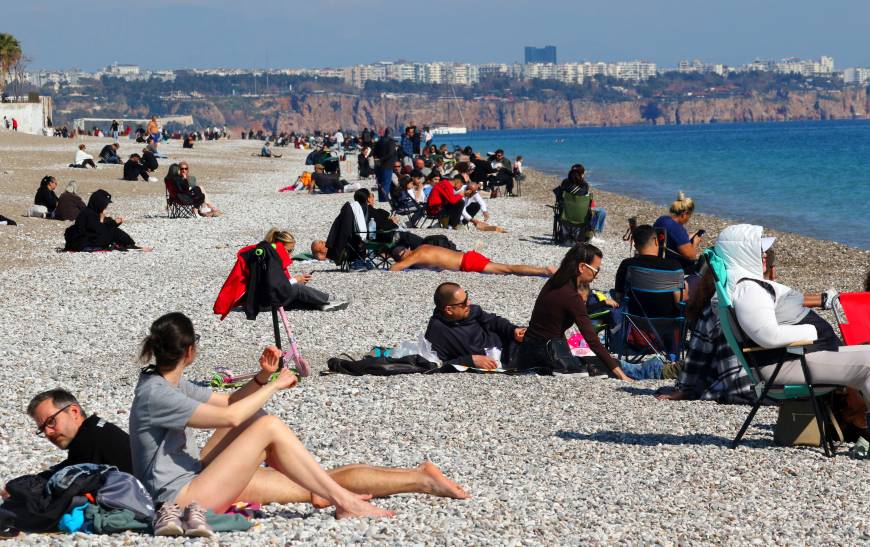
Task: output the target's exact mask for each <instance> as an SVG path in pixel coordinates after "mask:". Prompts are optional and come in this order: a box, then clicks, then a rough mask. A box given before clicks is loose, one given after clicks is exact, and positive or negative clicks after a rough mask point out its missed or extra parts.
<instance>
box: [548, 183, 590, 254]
mask: <svg viewBox="0 0 870 547" xmlns="http://www.w3.org/2000/svg"><path fill="white" fill-rule="evenodd" d="M591 204H592V194H587V195H585V196H575V195H574V194H568V193H563V194H562V199H561V200H557V201H556V205H548V207H550V208H551V209H553V243H555V244H557V245H558V244H561V243H564V242H565V241H571V242H572V243H582V242H584V241H587V240H588V239H589V238H590V237H591V234H590V233H589V217H590V216H591V214H592V210H591V208H590V206H591Z"/></svg>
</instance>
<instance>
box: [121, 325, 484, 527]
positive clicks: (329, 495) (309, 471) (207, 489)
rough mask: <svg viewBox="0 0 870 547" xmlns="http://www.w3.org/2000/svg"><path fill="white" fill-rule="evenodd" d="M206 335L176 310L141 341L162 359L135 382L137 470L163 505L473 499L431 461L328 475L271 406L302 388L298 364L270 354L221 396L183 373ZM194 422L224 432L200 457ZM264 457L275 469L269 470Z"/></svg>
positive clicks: (145, 353) (351, 508)
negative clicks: (281, 394)
mask: <svg viewBox="0 0 870 547" xmlns="http://www.w3.org/2000/svg"><path fill="white" fill-rule="evenodd" d="M198 339H199V336H198V335H196V334H195V333H194V330H193V323H191V321H190V319H188V318H187V317H186V316H185V315H183V314H181V313H170V314H167V315H164V316H163V317H160V318H159V319H157V320H156V321H155V322H154V323H153V324H152V325H151V332H150V334H149V335H148V337H147V338H146V339H145V341H144V342H143V344H142V352H141V356H140V357H141V359H142V360H143V362H151V361H152V360H153V362H154V363H155V364H154V365H150V366H148V367H146V368H145V369H143V371H142V374H141V376H140V377H139V382H138V384H137V385H136V392H135V396H134V399H133V405H132V408H131V409H130V444H131V448H132V454H133V471H134V474H135V475H136V477H137V478H138V479H139V480H140V481H142V483H143V484H144V485H145V487H146V488H147V489H148V491H149V492H151V495H152V496H153V497H154V499H155V501H158V502H166V503H175V504H176V505H179V506H181V507H184V506H186V505H188V504H189V503H191V502H197V503H199V505H201V506H202V507H205V508H208V509H212V510H214V511H216V512H223V511H225V510H226V509H227V508H228V507H229V506H230V505H231V504H233V503H235V502H236V501H238V500H245V501H251V502H257V503H263V504H266V503H300V502H309V501H310V502H312V503H314V504H315V505H317V506H320V507H327V506H329V505H335V507H336V516H337V517H352V516H363V517H365V516H391V515H392V513H391V512H390V511H385V510H383V509H379V508H377V507H375V506H374V505H371V504H370V503H368V502H367V501H365V500H366V499H367V497H368V496H375V497H380V496H389V495H391V494H397V493H402V492H421V493H428V494H432V495H437V496H445V497H453V498H460V499H462V498H466V497H468V494H466V493H465V491H464V490H462V488H460V487H459V486H458V485H457V484H456V483H454V482H452V481H450V480H449V479H447V477H445V476H444V475H443V474H442V473H441V471H440V470H439V469H438V467H436V466H435V465H434V464H432V463H431V462H424V463H423V464H422V465H420V466H419V467H416V468H413V469H386V468H377V467H372V466H368V465H364V464H357V465H349V466H344V467H340V468H337V469H333V470H331V471H329V472H327V471H325V470H324V469H323V468H322V467H320V465H319V464H318V463H317V462H316V461H315V460H314V457H313V456H312V455H311V453H310V452H308V450H307V449H306V448H305V447H304V446H303V445H302V443H301V442H300V441H299V439H298V438H296V435H294V434H293V432H292V431H291V430H290V429H289V428H288V427H287V426H286V425H285V424H284V423H283V422H282V421H281V420H280V419H278V418H276V417H274V416H269V415H267V414H265V413H264V412H263V411H262V407H263V405H264V404H266V402H267V401H268V400H269V399H270V398H271V397H272V395H274V394H275V393H277V392H278V391H280V390H283V389H287V388H290V387H293V386H294V385H296V376H295V375H294V374H293V373H292V372H291V371H290V370H288V369H286V368H282V369H280V371H279V369H278V365H279V363H280V359H281V352H280V350H278V348H275V347H274V346H270V347H268V348H266V349H265V350H264V351H263V355H262V356H261V357H260V368H261V370H260V373H259V374H258V375H257V376H256V377H255V378H254V379H253V380H251V381H250V382H248V383H247V384H246V385H245V386H243V387H241V388H239V389H238V390H236V391H235V392H233V393H232V394H223V393H213V392H212V391H211V390H210V389H208V388H206V387H202V386H198V385H196V384H193V383H191V382H189V381H188V380H186V379H185V378H184V377H183V374H184V369H185V368H186V367H187V366H188V365H190V364H191V363H193V361H194V359H195V358H196V353H197V349H196V342H197V340H198ZM275 372H278V375H277V378H275V380H273V381H270V378H271V377H272V375H273V374H274V373H275ZM188 428H197V429H215V430H216V431H215V433H214V435H212V437H211V439H210V440H209V441H208V443H206V445H205V447H204V448H203V450H202V452H201V453H200V451H199V450H198V448H197V445H196V442H195V439H194V438H193V435H189V434H188V431H187V430H188ZM264 458H265V462H266V463H267V464H268V467H261V464H262V463H263V461H264ZM351 490H352V491H351Z"/></svg>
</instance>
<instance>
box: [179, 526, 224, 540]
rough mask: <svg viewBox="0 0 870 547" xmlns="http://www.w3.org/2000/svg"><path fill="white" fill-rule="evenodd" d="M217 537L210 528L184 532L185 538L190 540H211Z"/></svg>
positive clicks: (191, 529) (192, 529)
mask: <svg viewBox="0 0 870 547" xmlns="http://www.w3.org/2000/svg"><path fill="white" fill-rule="evenodd" d="M215 535H216V534H215V533H214V531H213V530H210V529H208V528H190V529H188V530H185V531H184V537H188V538H211V537H215Z"/></svg>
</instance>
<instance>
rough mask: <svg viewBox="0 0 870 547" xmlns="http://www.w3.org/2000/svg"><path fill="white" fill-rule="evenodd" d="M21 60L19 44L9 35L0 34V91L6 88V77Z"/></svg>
mask: <svg viewBox="0 0 870 547" xmlns="http://www.w3.org/2000/svg"><path fill="white" fill-rule="evenodd" d="M20 60H21V43H20V42H19V41H18V40H17V39H16V38H15V37H14V36H12V35H11V34H7V33H5V32H2V33H0V89H5V87H6V77H7V75H8V74H9V73H10V71H11V70H12V68H13V67H14V66H15V64H16V63H18V61H20Z"/></svg>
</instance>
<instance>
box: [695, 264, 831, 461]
mask: <svg viewBox="0 0 870 547" xmlns="http://www.w3.org/2000/svg"><path fill="white" fill-rule="evenodd" d="M704 256H705V259H706V260H707V262H708V264H709V266H710V269H711V270H712V271H713V276H714V280H715V284H716V298H717V304H716V306H717V308H716V309H717V312H718V316H719V321H720V322H721V325H722V333H723V335H724V336H725V339H726V340H727V342H728V345H729V346H730V347H731V350H732V351H733V352H734V355H735V356H736V357H737V360H738V361H739V362H740V364H741V366H742V367H743V369H744V370H745V371H746V374H747V376H748V377H749V379H750V381H751V382H752V385H753V388H754V390H755V393H756V401H755V403H754V404H753V405H752V409H751V410H750V411H749V415H748V416H747V417H746V420H745V421H744V422H743V425H742V426H741V427H740V430H739V431H738V432H737V436H736V437H735V438H734V440H733V441H732V442H731V445H730V446H731V448H732V449H734V448H737V446H738V445H739V444H740V441H741V439H742V438H743V435H744V434H745V433H746V430H747V429H749V425H750V424H751V423H752V420H753V418H755V414H756V413H757V412H758V409H759V408H760V407H761V405H762V403H763V402H764V401H765V400H766V399H768V398H770V399H773V400H776V401H783V400H786V399H807V398H808V399H810V402H811V403H812V407H813V413H814V414H815V417H816V424H817V426H818V428H819V444H820V445H821V447H822V448H823V449H824V452H825V456H827V457H834V456H835V455H836V444H835V443H836V439H835V437H834V435H835V431H836V428H835V427H834V426H833V424H832V423H831V422H830V419H829V416H830V415H831V412H830V407H829V405H828V402H827V401H826V400H825V398H824V396H825V395H828V394H829V393H831V392H832V391H834V390H835V389H838V388H841V387H843V386H841V385H835V384H819V383H815V382H813V380H812V375H811V374H810V370H809V367H808V366H807V361H806V352H805V348H806V346H809V345H811V344H812V342H811V341H808V340H803V341H798V342H794V343H792V344H789V345H787V346H782V347H779V348H761V347H758V346H755V345H754V344H752V342H751V339H750V338H749V337H748V336H747V335H746V333H745V332H743V329H742V328H741V327H740V324H739V323H738V321H737V314H736V313H735V312H734V307H733V306H732V303H731V297H730V296H729V295H728V290H727V288H726V287H727V280H728V273H727V271H726V269H725V262H724V261H723V260H722V258H721V257H720V256H719V255H717V254H716V251H715V248H714V249H708V250H707V251H706V252H705V254H704ZM771 349H773V350H778V351H779V360H778V363H777V365H776V368H775V369H774V371H773V374H771V375H770V378H769V379H768V380H767V381H765V380H763V376H762V375H761V373H760V368H761V367H759V366H758V363H757V362H756V360H755V353H757V352H759V351H763V350H771ZM790 354H791V355H794V356H797V357H798V358H799V359H800V363H801V369H802V371H803V374H804V379H805V380H806V381H805V383H802V384H782V383H777V381H776V377H777V376H778V375H779V371H780V369H781V368H782V365H783V363H784V362H785V360H786V358H787V357H789V355H790Z"/></svg>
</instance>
